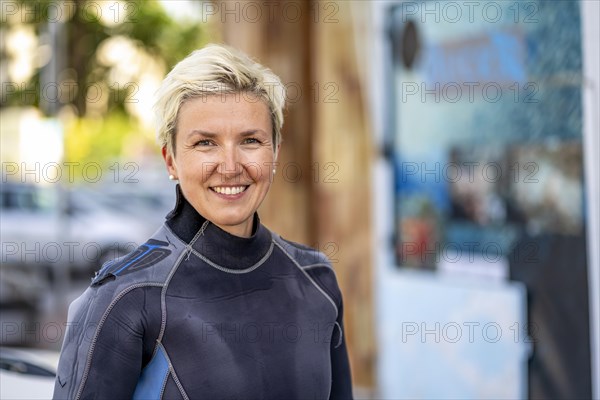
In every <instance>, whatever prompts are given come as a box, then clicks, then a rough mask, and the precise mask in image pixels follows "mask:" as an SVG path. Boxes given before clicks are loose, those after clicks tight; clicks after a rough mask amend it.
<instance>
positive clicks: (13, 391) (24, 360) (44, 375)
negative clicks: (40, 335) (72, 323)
mask: <svg viewBox="0 0 600 400" xmlns="http://www.w3.org/2000/svg"><path fill="white" fill-rule="evenodd" d="M58 358H59V353H58V352H55V351H48V350H34V349H16V348H9V347H0V399H11V400H12V399H50V398H52V393H53V391H54V379H55V376H56V365H57V364H58Z"/></svg>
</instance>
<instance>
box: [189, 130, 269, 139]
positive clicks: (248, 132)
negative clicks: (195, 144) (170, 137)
mask: <svg viewBox="0 0 600 400" xmlns="http://www.w3.org/2000/svg"><path fill="white" fill-rule="evenodd" d="M257 133H258V134H260V133H262V134H266V132H265V131H263V130H262V129H248V130H245V131H242V132H240V133H239V135H240V136H242V137H246V136H252V135H255V134H257ZM194 135H200V136H204V137H208V138H214V137H216V136H219V134H218V133H215V132H209V131H204V130H202V129H194V130H192V131H190V133H189V134H188V138H190V137H192V136H194Z"/></svg>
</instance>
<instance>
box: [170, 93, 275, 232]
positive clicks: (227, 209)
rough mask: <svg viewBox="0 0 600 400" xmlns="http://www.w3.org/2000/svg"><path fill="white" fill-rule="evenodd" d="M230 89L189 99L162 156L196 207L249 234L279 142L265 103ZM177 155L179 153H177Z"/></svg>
mask: <svg viewBox="0 0 600 400" xmlns="http://www.w3.org/2000/svg"><path fill="white" fill-rule="evenodd" d="M246 97H247V96H238V95H236V94H228V95H225V96H223V97H221V96H210V97H208V98H194V99H190V100H187V101H186V102H185V103H184V104H183V106H182V107H181V109H180V110H179V118H178V122H177V138H176V140H175V143H176V145H175V148H174V149H173V154H171V153H170V152H169V151H168V150H167V149H166V148H164V149H163V156H164V158H165V161H166V163H167V167H168V169H169V172H170V174H171V175H172V176H173V177H174V179H179V181H180V185H181V190H182V192H183V194H184V196H185V198H186V199H187V200H188V201H189V202H190V203H191V204H192V206H193V207H194V208H195V209H196V210H197V211H198V212H199V213H200V214H201V215H203V216H204V217H206V218H207V219H208V220H209V221H211V222H212V223H214V224H215V225H217V226H219V227H220V228H221V229H223V230H224V231H227V232H229V233H231V234H234V235H237V236H243V237H248V236H250V234H251V231H252V215H253V214H254V212H255V211H256V210H257V209H258V207H259V206H260V204H261V203H262V201H263V199H264V198H265V196H266V195H267V192H268V190H269V187H270V185H271V181H272V173H273V171H274V168H273V166H274V165H275V160H276V157H277V149H278V146H279V145H277V146H276V145H275V144H274V143H273V140H272V135H271V131H272V128H271V121H270V118H269V110H268V108H267V106H266V105H265V104H264V103H263V102H262V101H261V100H258V99H254V101H252V100H251V99H248V98H246ZM175 154H176V156H175Z"/></svg>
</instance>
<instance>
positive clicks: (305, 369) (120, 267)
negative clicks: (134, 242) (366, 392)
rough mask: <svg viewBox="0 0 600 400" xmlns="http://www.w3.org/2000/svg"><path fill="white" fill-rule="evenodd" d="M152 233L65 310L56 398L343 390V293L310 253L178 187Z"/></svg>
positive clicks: (347, 381) (345, 395) (339, 394)
mask: <svg viewBox="0 0 600 400" xmlns="http://www.w3.org/2000/svg"><path fill="white" fill-rule="evenodd" d="M177 194H178V196H177V205H176V206H175V209H174V210H173V211H172V212H171V213H170V214H169V215H168V216H167V221H166V223H165V225H164V226H163V227H161V229H159V230H158V231H157V232H156V233H155V234H154V235H153V237H152V238H151V239H150V240H148V241H147V242H146V243H145V244H143V245H142V246H140V247H139V248H138V249H136V250H135V251H134V252H132V253H131V254H128V255H127V256H124V257H122V258H120V259H117V260H113V261H111V262H108V263H106V264H105V265H104V266H103V267H102V269H101V270H100V271H99V273H98V274H97V276H96V277H95V278H94V279H93V281H92V284H91V285H90V287H89V288H88V289H87V290H86V291H85V292H84V294H83V295H82V296H81V297H79V298H78V299H77V300H76V301H74V302H73V303H72V305H71V306H70V308H69V323H68V329H67V332H66V335H65V339H64V343H63V349H62V352H61V358H60V362H59V367H58V374H57V378H56V384H55V390H54V398H55V399H131V398H136V399H138V398H139V399H142V398H143V399H327V398H329V399H351V398H352V385H351V378H350V367H349V363H348V356H347V352H346V343H345V340H344V336H343V329H342V328H343V317H342V316H343V306H342V296H341V293H340V290H339V287H338V284H337V281H336V277H335V274H334V271H333V269H332V267H331V264H330V263H329V261H328V260H327V258H326V257H325V256H324V255H323V254H322V253H320V252H317V251H315V250H313V249H310V248H308V247H305V246H302V245H298V244H296V243H292V242H289V241H286V240H284V239H282V238H281V237H280V236H278V235H276V234H274V233H273V232H271V231H269V230H268V229H267V228H265V227H264V226H263V225H262V224H261V223H260V220H259V218H258V215H257V214H255V215H254V230H253V234H252V236H251V237H250V238H240V237H236V236H233V235H230V234H229V233H227V232H225V231H223V230H221V229H220V228H219V227H217V226H216V225H214V224H211V223H210V222H208V221H206V220H205V219H204V218H203V217H202V216H200V215H199V214H198V213H197V212H196V211H195V210H194V208H193V207H192V206H191V205H190V204H189V203H188V202H187V201H186V200H185V198H184V197H183V195H182V194H181V191H180V189H179V187H178V189H177Z"/></svg>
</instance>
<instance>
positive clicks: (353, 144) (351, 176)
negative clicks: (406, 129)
mask: <svg viewBox="0 0 600 400" xmlns="http://www.w3.org/2000/svg"><path fill="white" fill-rule="evenodd" d="M250 3H251V4H252V6H251V7H250V6H248V5H247V4H250ZM250 3H244V2H227V1H217V2H215V3H214V4H215V8H216V10H217V11H218V12H217V14H216V15H215V16H214V19H213V22H215V23H216V24H218V25H219V26H220V28H221V29H220V32H221V34H222V35H223V41H224V42H225V43H227V44H229V45H232V46H234V47H237V48H239V49H241V50H243V51H245V52H247V53H249V54H250V55H251V56H252V57H254V58H256V59H257V60H258V61H259V62H261V63H263V64H265V65H267V66H268V67H270V68H271V69H272V70H273V71H274V72H275V73H276V74H278V75H279V76H280V77H281V79H282V80H283V81H284V83H285V84H286V85H287V88H288V99H289V100H290V102H289V105H288V109H287V111H286V113H285V123H284V126H283V143H282V147H281V153H280V156H279V160H278V161H279V163H280V165H279V167H278V173H277V175H276V178H275V182H274V184H273V186H272V188H271V192H270V194H269V196H267V199H266V200H265V202H264V203H263V205H262V207H261V209H260V215H261V218H262V220H263V222H264V223H265V225H267V226H269V227H270V228H271V229H272V230H274V231H275V232H278V233H280V234H281V235H282V236H283V237H285V238H288V239H291V240H294V241H297V242H302V243H305V244H308V245H311V246H313V247H315V248H317V249H318V250H320V251H322V252H324V253H325V254H326V255H327V256H328V257H329V258H330V259H331V260H332V262H333V267H334V269H335V271H336V275H337V277H338V281H339V284H340V287H341V289H342V292H343V294H344V309H345V313H344V317H345V328H346V332H345V333H346V338H347V340H348V350H349V353H350V359H351V364H352V374H353V379H354V384H355V385H357V386H362V387H371V388H372V387H373V386H374V378H373V374H374V358H375V351H374V339H373V337H374V323H373V311H374V309H373V301H372V299H373V296H372V292H371V290H372V289H371V288H372V253H371V241H372V239H371V238H372V234H371V216H370V211H371V210H370V207H371V206H370V195H371V193H370V189H371V186H370V173H371V171H370V165H371V160H372V156H371V152H372V146H371V140H372V139H371V137H370V134H369V132H368V129H367V118H366V111H365V110H366V108H365V104H364V99H363V93H362V88H361V82H360V77H359V67H360V66H359V65H357V55H356V54H355V43H354V32H353V21H352V16H351V12H350V7H351V2H344V1H339V2H332V1H327V2H319V1H298V0H279V1H270V2H250ZM257 9H258V10H259V11H258V12H257V11H256V10H257ZM363 18H365V16H363Z"/></svg>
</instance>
